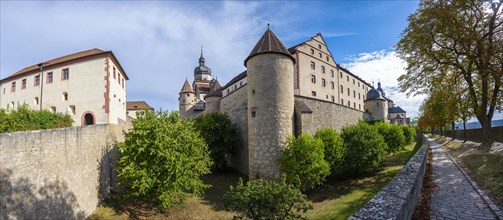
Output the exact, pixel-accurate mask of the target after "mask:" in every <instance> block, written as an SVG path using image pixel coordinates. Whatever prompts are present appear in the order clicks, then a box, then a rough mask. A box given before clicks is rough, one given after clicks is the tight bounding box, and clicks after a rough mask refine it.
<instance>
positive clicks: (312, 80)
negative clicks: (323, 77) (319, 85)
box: [311, 75, 316, 83]
mask: <svg viewBox="0 0 503 220" xmlns="http://www.w3.org/2000/svg"><path fill="white" fill-rule="evenodd" d="M311 82H312V83H316V76H315V75H311Z"/></svg>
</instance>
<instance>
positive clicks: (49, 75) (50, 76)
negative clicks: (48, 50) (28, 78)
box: [46, 72, 52, 83]
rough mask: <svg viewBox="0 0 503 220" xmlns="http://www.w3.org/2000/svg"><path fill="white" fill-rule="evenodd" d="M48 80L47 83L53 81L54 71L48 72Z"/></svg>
mask: <svg viewBox="0 0 503 220" xmlns="http://www.w3.org/2000/svg"><path fill="white" fill-rule="evenodd" d="M46 82H47V83H52V72H50V73H47V79H46Z"/></svg>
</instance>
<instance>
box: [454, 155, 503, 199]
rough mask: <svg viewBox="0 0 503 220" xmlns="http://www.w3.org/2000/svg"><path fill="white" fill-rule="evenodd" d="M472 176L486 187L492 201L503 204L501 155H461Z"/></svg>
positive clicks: (502, 157) (478, 183) (502, 158)
mask: <svg viewBox="0 0 503 220" xmlns="http://www.w3.org/2000/svg"><path fill="white" fill-rule="evenodd" d="M463 163H464V164H466V166H467V167H468V169H469V170H470V172H471V173H472V175H471V176H472V177H473V178H474V180H475V181H476V182H477V185H480V186H481V187H482V188H484V189H486V190H487V191H488V193H489V194H490V195H491V197H492V198H493V199H494V200H495V201H494V202H497V203H499V204H500V205H503V169H502V168H503V155H491V154H472V155H468V156H466V157H463Z"/></svg>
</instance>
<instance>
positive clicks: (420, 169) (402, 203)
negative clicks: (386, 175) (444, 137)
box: [349, 136, 428, 220]
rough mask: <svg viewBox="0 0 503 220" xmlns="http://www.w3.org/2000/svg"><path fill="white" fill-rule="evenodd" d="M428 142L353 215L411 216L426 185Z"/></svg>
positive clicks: (402, 217) (391, 217) (359, 217)
mask: <svg viewBox="0 0 503 220" xmlns="http://www.w3.org/2000/svg"><path fill="white" fill-rule="evenodd" d="M427 150H428V142H427V141H426V139H425V137H424V136H423V146H421V148H420V149H419V150H418V151H417V152H416V154H415V155H414V156H413V157H412V158H410V160H409V162H407V164H405V166H404V167H403V168H402V170H401V171H400V172H399V173H398V174H397V175H396V176H395V178H394V179H393V180H392V181H391V182H390V183H388V185H386V186H385V187H384V188H383V189H382V190H381V191H379V193H377V195H376V196H375V197H374V198H372V199H371V200H370V201H369V202H368V203H367V204H366V205H365V206H363V208H361V209H360V210H359V211H358V212H357V213H355V214H354V215H353V216H351V217H350V218H349V219H351V220H355V219H411V217H412V214H413V213H414V208H415V207H416V205H417V203H418V201H419V198H420V196H421V188H422V185H423V177H424V172H425V169H426V159H427Z"/></svg>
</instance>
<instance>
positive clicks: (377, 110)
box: [363, 83, 388, 121]
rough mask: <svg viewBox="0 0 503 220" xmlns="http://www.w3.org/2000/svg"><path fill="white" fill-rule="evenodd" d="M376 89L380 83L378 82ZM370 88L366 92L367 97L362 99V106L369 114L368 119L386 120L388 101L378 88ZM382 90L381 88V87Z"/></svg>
mask: <svg viewBox="0 0 503 220" xmlns="http://www.w3.org/2000/svg"><path fill="white" fill-rule="evenodd" d="M377 85H378V89H379V88H380V86H381V83H378V84H377ZM378 89H374V88H372V89H371V90H369V91H368V92H367V97H366V99H365V101H363V108H364V109H365V112H366V113H368V114H369V117H368V118H367V120H368V121H378V120H386V119H387V115H388V101H387V100H386V98H385V97H384V96H383V95H382V93H381V92H380V91H379V90H378ZM381 90H382V89H381Z"/></svg>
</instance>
